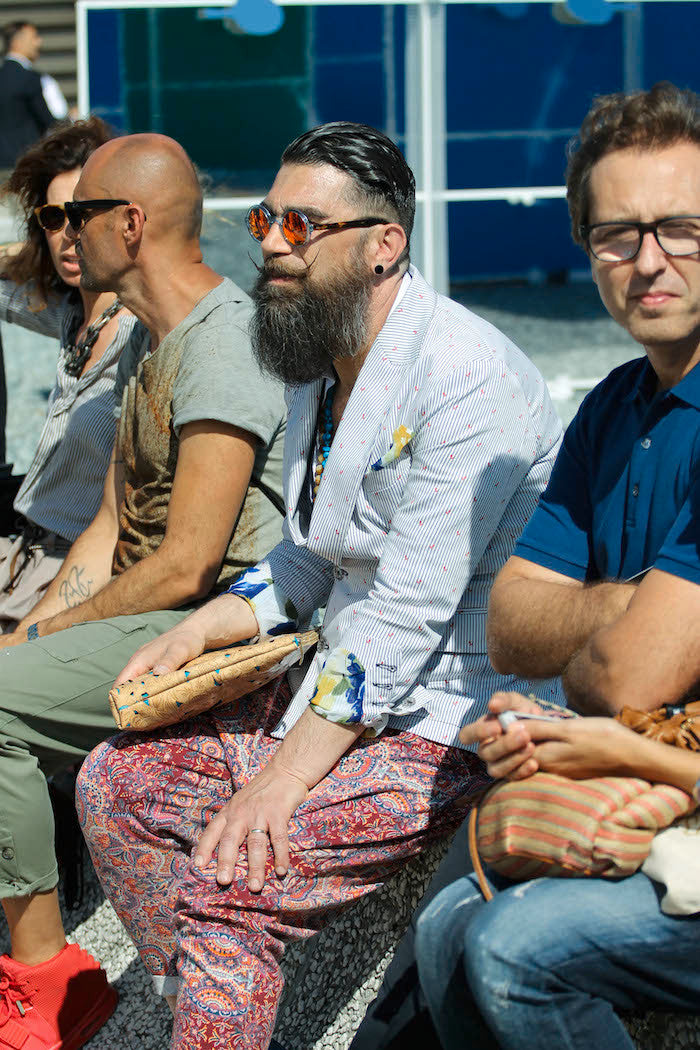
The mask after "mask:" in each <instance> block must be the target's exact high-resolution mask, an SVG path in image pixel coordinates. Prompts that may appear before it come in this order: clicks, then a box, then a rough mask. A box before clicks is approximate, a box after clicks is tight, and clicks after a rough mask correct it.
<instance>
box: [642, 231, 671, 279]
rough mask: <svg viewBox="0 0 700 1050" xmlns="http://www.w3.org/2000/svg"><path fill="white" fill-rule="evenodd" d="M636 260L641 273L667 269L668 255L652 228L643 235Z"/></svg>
mask: <svg viewBox="0 0 700 1050" xmlns="http://www.w3.org/2000/svg"><path fill="white" fill-rule="evenodd" d="M634 261H635V266H636V268H637V269H638V270H639V272H640V273H656V272H657V271H659V270H663V269H665V267H666V265H667V264H668V256H667V255H666V252H665V251H664V250H663V248H662V247H661V245H660V244H659V242H658V241H657V239H656V237H655V236H654V234H653V233H652V232H651V230H647V231H646V233H645V234H644V235H643V237H642V243H641V244H640V246H639V252H638V253H637V257H636V258H635V260H634Z"/></svg>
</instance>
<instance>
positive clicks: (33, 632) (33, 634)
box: [27, 623, 39, 642]
mask: <svg viewBox="0 0 700 1050" xmlns="http://www.w3.org/2000/svg"><path fill="white" fill-rule="evenodd" d="M38 637H39V624H38V623H30V624H29V627H27V641H28V642H33V641H34V639H35V638H38Z"/></svg>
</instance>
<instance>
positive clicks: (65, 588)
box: [58, 565, 92, 609]
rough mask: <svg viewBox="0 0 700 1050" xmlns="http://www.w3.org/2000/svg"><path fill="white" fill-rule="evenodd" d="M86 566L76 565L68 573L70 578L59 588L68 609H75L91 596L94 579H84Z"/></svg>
mask: <svg viewBox="0 0 700 1050" xmlns="http://www.w3.org/2000/svg"><path fill="white" fill-rule="evenodd" d="M84 573H85V569H84V568H82V569H81V568H78V566H77V565H75V566H74V567H73V568H72V569H71V571H70V572H69V573H68V579H66V580H64V581H63V583H62V584H61V586H60V587H59V589H58V593H59V594H60V596H61V598H62V599H63V604H64V605H65V607H66V609H74V608H75V607H76V605H80V604H81V602H84V601H85V599H86V598H89V597H90V590H91V587H92V580H83V575H84Z"/></svg>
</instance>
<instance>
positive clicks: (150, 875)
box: [78, 681, 487, 1050]
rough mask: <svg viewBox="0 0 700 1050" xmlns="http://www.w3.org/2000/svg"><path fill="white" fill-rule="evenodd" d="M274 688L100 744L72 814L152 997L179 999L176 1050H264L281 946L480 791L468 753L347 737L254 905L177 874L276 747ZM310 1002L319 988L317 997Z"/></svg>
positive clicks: (413, 848)
mask: <svg viewBox="0 0 700 1050" xmlns="http://www.w3.org/2000/svg"><path fill="white" fill-rule="evenodd" d="M288 702H289V689H288V687H287V685H286V682H284V681H281V682H278V683H273V684H272V685H268V686H266V687H264V688H263V689H260V690H259V691H258V692H256V693H254V694H252V695H250V696H248V697H244V698H243V699H241V700H239V701H237V702H236V703H235V704H231V705H230V706H227V707H225V708H217V709H216V714H213V713H211V712H210V713H208V714H207V715H202V716H199V717H197V718H195V719H192V720H191V721H189V722H183V723H181V724H179V725H176V726H170V727H168V728H166V729H162V730H160V731H159V732H158V733H152V734H136V733H134V734H123V735H121V736H118V737H115V738H114V739H112V740H110V741H107V743H105V744H101V745H100V746H99V747H98V748H96V749H95V750H94V751H93V752H92V754H91V755H90V756H89V757H88V758H87V760H86V761H85V764H84V765H83V769H82V771H81V774H80V777H79V784H78V811H79V814H80V818H81V823H82V825H83V830H84V833H85V837H86V839H87V842H88V845H89V847H90V852H91V854H92V858H93V861H94V863H95V867H96V869H97V873H98V875H99V877H100V880H101V881H102V885H103V886H104V889H105V892H106V893H107V896H108V897H109V899H110V900H111V902H112V904H113V905H114V907H115V909H116V911H117V913H118V914H119V917H120V919H121V921H122V922H123V923H124V925H125V926H126V928H127V930H128V931H129V933H130V935H131V937H132V938H133V940H134V942H135V943H136V946H137V948H138V950H139V952H140V954H141V958H142V959H143V961H144V963H145V965H146V967H147V969H148V970H149V971H150V973H151V974H152V975H153V979H154V984H155V986H156V988H157V989H158V990H159V991H160V992H161V993H162V994H170V993H175V992H177V996H178V998H177V1011H176V1020H175V1027H174V1032H173V1043H172V1046H173V1047H174V1048H176V1050H185V1048H186V1050H213V1048H214V1047H226V1048H227V1050H264V1048H266V1047H267V1046H268V1045H269V1041H270V1038H271V1036H272V1031H273V1028H274V1024H275V1015H276V1011H277V1004H278V1002H279V998H280V994H281V991H282V983H283V982H282V976H281V972H280V968H279V961H280V958H281V956H282V953H283V951H284V945H285V943H287V942H289V941H291V940H294V939H298V938H301V937H308V936H310V935H311V934H312V933H314V932H316V931H317V930H318V929H320V928H321V926H322V925H323V924H324V922H326V921H328V919H330V918H332V917H334V916H335V915H337V913H338V909H339V908H340V907H341V906H344V905H347V904H349V903H351V902H352V901H353V900H355V899H357V898H358V897H360V896H361V895H362V894H364V893H369V892H370V891H371V890H373V889H376V888H377V887H378V886H379V885H381V883H382V882H383V881H384V880H385V879H386V878H387V877H389V876H390V875H392V874H394V873H395V872H396V871H397V870H398V869H399V868H400V867H401V865H402V864H403V863H404V862H405V861H407V860H408V859H409V858H410V857H412V856H414V855H415V854H416V853H418V852H419V851H420V850H421V849H422V848H423V847H424V846H425V845H427V844H428V843H429V842H431V841H433V840H434V839H435V838H437V837H439V836H442V835H445V834H448V833H449V832H450V831H452V830H454V829H455V828H456V826H457V825H458V824H459V823H460V822H461V820H462V819H463V818H464V816H465V813H466V811H467V810H468V808H469V804H470V799H471V797H473V795H474V794H475V793H476V792H478V791H479V790H480V789H481V788H482V787H483V786H484V785H485V783H486V782H487V777H486V774H485V771H484V767H483V765H482V764H481V762H480V761H479V760H478V759H477V758H476V757H475V756H474V755H472V754H470V753H468V752H466V751H461V750H459V749H457V748H450V747H445V746H444V745H441V744H435V743H433V742H431V741H428V740H424V739H422V738H420V737H417V736H415V735H413V734H411V733H403V732H396V731H388V732H385V733H384V734H383V735H381V736H379V737H376V738H374V739H364V738H360V739H359V740H358V741H357V742H356V743H355V744H354V745H353V746H352V747H351V748H350V750H349V751H348V752H347V753H346V754H345V755H344V756H343V758H342V759H341V760H340V762H339V763H338V764H337V766H336V767H335V768H334V769H333V770H332V771H331V772H330V773H329V774H328V775H327V776H326V777H325V778H324V779H323V780H322V781H321V782H320V783H319V784H318V785H317V786H316V787H315V788H314V790H313V791H312V792H311V793H310V795H309V797H308V799H307V800H306V801H305V802H304V803H303V804H302V805H301V806H300V807H299V809H298V810H297V811H296V813H295V814H294V817H293V818H292V820H291V822H290V826H289V837H290V856H291V865H290V870H289V872H288V874H287V875H286V876H285V877H284V878H283V879H280V878H278V877H277V876H276V875H275V872H274V866H273V864H272V862H271V859H270V862H269V863H268V868H267V872H266V879H267V881H266V883H265V886H264V887H263V891H262V893H259V894H254V893H251V892H250V891H249V890H248V888H247V885H246V881H245V879H246V853H245V846H243V847H242V849H241V854H240V856H239V860H238V866H237V871H236V875H235V878H234V881H233V882H232V883H231V885H230V886H224V887H222V886H219V885H218V884H217V882H216V879H215V864H214V862H212V863H211V864H209V865H208V866H207V867H205V868H202V869H195V868H194V867H193V866H192V864H191V863H190V854H191V853H192V852H193V846H194V845H195V843H196V841H197V839H198V837H199V835H200V834H201V832H202V830H203V828H204V827H205V826H206V824H207V822H208V821H209V820H210V819H211V817H212V816H213V815H214V814H215V813H216V812H217V811H218V810H219V809H221V807H222V806H224V805H225V804H226V803H227V802H228V801H229V799H230V798H231V796H232V794H233V793H234V792H235V791H236V790H237V788H238V787H240V786H242V785H243V784H245V783H246V782H247V781H248V780H250V779H251V778H252V777H253V776H254V775H255V774H256V773H257V772H258V771H259V770H260V769H261V768H262V767H264V766H265V765H266V763H267V762H268V760H269V759H270V757H271V756H272V755H273V754H274V752H275V751H276V749H277V748H278V747H279V746H280V741H279V740H277V739H275V738H273V737H272V736H271V735H270V730H271V729H272V727H273V726H274V725H275V724H276V722H277V721H278V719H279V717H280V716H281V714H282V712H283V711H284V709H285V708H286V706H287V704H288ZM318 994H319V995H323V989H322V988H319V989H318Z"/></svg>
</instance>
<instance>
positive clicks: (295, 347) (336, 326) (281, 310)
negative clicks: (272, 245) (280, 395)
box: [250, 260, 372, 386]
mask: <svg viewBox="0 0 700 1050" xmlns="http://www.w3.org/2000/svg"><path fill="white" fill-rule="evenodd" d="M281 273H289V271H288V270H282V268H280V267H279V266H278V267H277V269H275V264H274V263H272V264H270V265H269V267H268V269H265V270H263V271H262V272H261V273H260V276H259V277H258V280H257V282H256V284H255V288H254V289H253V293H252V297H253V302H254V304H255V312H254V314H253V319H252V321H251V326H250V334H251V341H252V346H253V353H254V354H255V357H256V358H257V361H258V363H259V365H260V367H261V368H262V369H264V370H265V371H266V372H269V373H270V374H271V375H273V376H276V378H278V379H281V380H282V382H283V383H288V384H290V385H291V386H301V385H302V384H303V383H310V382H311V381H312V380H314V379H320V378H321V377H322V376H325V375H330V374H332V368H333V361H334V360H337V359H339V358H343V357H355V355H356V354H358V353H359V352H360V351H361V350H362V349H364V347H365V344H366V341H367V313H368V307H369V299H370V291H371V288H372V278H371V275H369V274H367V273H366V272H365V268H364V266H362V267H361V265H360V262H359V260H353V264H352V266H349V267H348V268H347V270H346V271H345V272H343V273H337V274H333V275H331V276H330V277H328V278H326V279H325V280H324V281H323V282H322V283H321V282H320V281H319V280H315V279H314V278H313V277H310V276H308V275H309V273H310V271H309V270H306V271H305V272H304V273H303V275H302V276H301V277H299V278H298V283H296V282H295V284H294V286H293V287H291V288H286V287H282V288H278V287H276V286H275V285H270V283H269V281H270V277H271V276H275V275H276V274H281Z"/></svg>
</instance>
